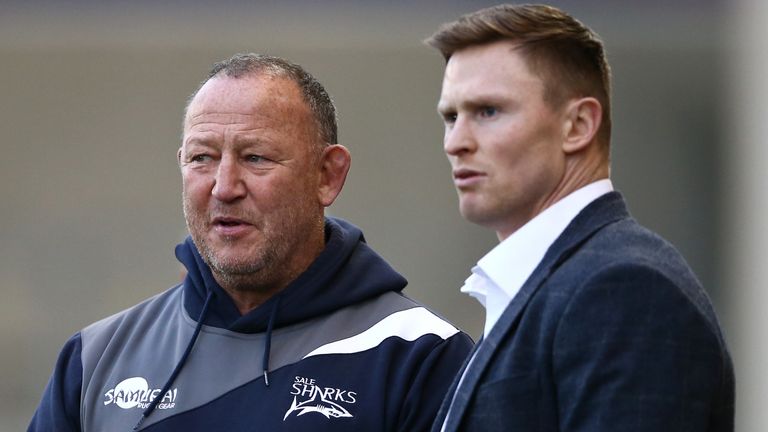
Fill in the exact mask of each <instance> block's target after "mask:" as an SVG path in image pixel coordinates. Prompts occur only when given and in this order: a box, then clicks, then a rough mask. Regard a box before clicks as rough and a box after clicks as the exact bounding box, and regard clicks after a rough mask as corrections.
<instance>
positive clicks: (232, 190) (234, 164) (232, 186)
mask: <svg viewBox="0 0 768 432" xmlns="http://www.w3.org/2000/svg"><path fill="white" fill-rule="evenodd" d="M243 174H244V173H243V172H242V167H241V166H240V164H239V163H238V160H237V158H235V157H229V156H222V158H221V161H220V162H219V166H218V167H217V169H216V177H215V179H214V184H213V190H212V191H211V194H212V195H213V196H214V197H215V198H216V199H218V200H219V201H222V202H231V201H234V200H237V199H239V198H242V197H244V196H245V195H246V192H247V189H246V187H245V181H244V180H245V179H244V178H243Z"/></svg>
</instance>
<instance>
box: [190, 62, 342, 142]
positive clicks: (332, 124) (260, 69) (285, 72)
mask: <svg viewBox="0 0 768 432" xmlns="http://www.w3.org/2000/svg"><path fill="white" fill-rule="evenodd" d="M259 74H263V75H266V76H270V77H276V78H286V79H289V80H291V81H293V82H295V83H296V85H297V86H298V87H299V90H300V91H301V94H302V96H303V97H304V101H305V102H306V103H307V106H308V107H309V109H310V111H311V112H312V116H313V117H314V119H315V124H316V126H317V129H318V132H319V135H320V136H319V138H320V140H321V141H322V142H323V143H324V144H337V143H338V126H337V120H336V107H335V106H334V104H333V100H332V99H331V97H330V96H329V95H328V92H327V91H326V90H325V87H323V85H322V84H320V82H319V81H318V80H317V79H316V78H315V77H314V76H312V74H310V73H309V72H307V71H306V70H305V69H304V68H303V67H301V66H299V65H298V64H295V63H291V62H290V61H288V60H285V59H283V58H280V57H274V56H270V55H265V54H254V53H247V54H242V53H241V54H235V55H233V56H232V57H230V58H228V59H226V60H223V61H220V62H217V63H214V65H213V68H211V71H210V72H208V76H207V77H206V78H205V79H204V80H203V81H202V82H201V83H200V85H199V86H198V87H197V89H195V91H194V93H192V95H191V96H190V97H189V98H188V99H187V103H186V105H185V107H184V118H186V116H187V110H188V109H189V105H190V103H191V102H192V99H194V98H195V96H196V95H197V93H198V92H199V91H200V89H201V88H202V87H203V85H205V83H207V82H208V81H209V80H211V79H212V78H215V77H217V76H220V75H224V76H227V77H230V78H235V79H237V78H241V77H244V76H249V75H259Z"/></svg>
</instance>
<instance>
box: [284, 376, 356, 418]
mask: <svg viewBox="0 0 768 432" xmlns="http://www.w3.org/2000/svg"><path fill="white" fill-rule="evenodd" d="M292 388H293V390H291V394H292V395H293V402H292V403H291V407H290V408H288V411H286V412H285V416H283V421H285V420H287V419H288V417H289V416H290V415H291V413H293V412H297V414H296V416H297V417H298V416H302V415H304V414H307V413H318V414H322V415H323V416H325V418H327V419H330V418H331V417H333V418H343V417H353V415H352V414H351V413H350V412H349V411H348V410H347V409H346V408H345V407H344V406H342V405H341V404H339V402H343V403H346V404H354V403H356V402H357V393H356V392H353V391H348V390H341V389H337V388H333V387H320V386H319V385H317V384H316V383H315V380H314V379H311V378H304V377H296V378H295V380H294V383H293V386H292ZM299 397H307V399H305V400H303V401H301V402H299V401H298V400H299V399H298V398H299Z"/></svg>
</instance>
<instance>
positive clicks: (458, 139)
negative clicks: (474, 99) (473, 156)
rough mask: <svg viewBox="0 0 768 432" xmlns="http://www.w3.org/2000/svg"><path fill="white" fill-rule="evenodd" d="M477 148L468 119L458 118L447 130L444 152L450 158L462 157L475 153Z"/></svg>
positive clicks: (460, 116)
mask: <svg viewBox="0 0 768 432" xmlns="http://www.w3.org/2000/svg"><path fill="white" fill-rule="evenodd" d="M476 146H477V144H476V141H475V136H474V133H473V131H472V128H471V125H470V124H469V122H468V121H467V119H466V117H465V116H462V115H459V116H457V117H456V120H455V121H454V123H453V124H452V125H451V126H450V127H447V128H446V129H445V136H444V137H443V151H445V153H446V154H447V155H448V156H461V155H462V154H464V153H470V152H473V151H474V150H475V148H476Z"/></svg>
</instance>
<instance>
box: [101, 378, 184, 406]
mask: <svg viewBox="0 0 768 432" xmlns="http://www.w3.org/2000/svg"><path fill="white" fill-rule="evenodd" d="M160 390H161V389H159V388H157V389H151V388H149V384H148V383H147V380H146V379H144V378H142V377H133V378H128V379H125V380H123V381H121V382H120V383H119V384H118V385H116V386H115V388H112V389H109V390H108V391H107V392H106V393H104V405H110V404H115V405H117V406H119V407H120V408H122V409H131V408H139V409H145V408H147V407H148V406H149V404H150V403H152V401H153V400H155V398H156V397H158V396H159V395H160ZM177 395H178V389H176V388H174V389H171V390H168V391H167V392H165V394H164V395H163V398H162V399H161V400H160V403H158V404H157V407H156V409H171V408H173V407H175V406H176V396H177Z"/></svg>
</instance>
